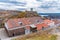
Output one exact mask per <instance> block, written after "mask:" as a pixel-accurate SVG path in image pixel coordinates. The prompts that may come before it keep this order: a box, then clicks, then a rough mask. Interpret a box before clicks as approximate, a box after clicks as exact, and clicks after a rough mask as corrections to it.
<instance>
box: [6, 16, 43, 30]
mask: <svg viewBox="0 0 60 40" xmlns="http://www.w3.org/2000/svg"><path fill="white" fill-rule="evenodd" d="M19 22H22V25H20V24H19ZM38 22H42V20H41V18H40V17H32V18H31V17H29V18H18V19H9V20H8V21H7V22H6V25H7V28H8V29H13V28H17V27H23V26H26V25H31V24H35V23H38Z"/></svg>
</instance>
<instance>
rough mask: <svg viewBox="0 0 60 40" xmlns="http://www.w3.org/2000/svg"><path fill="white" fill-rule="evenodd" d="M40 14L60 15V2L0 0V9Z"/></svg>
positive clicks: (51, 0) (50, 0)
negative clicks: (29, 11) (33, 11)
mask: <svg viewBox="0 0 60 40" xmlns="http://www.w3.org/2000/svg"><path fill="white" fill-rule="evenodd" d="M30 8H34V10H36V11H37V12H39V13H60V0H0V9H5V10H29V9H30Z"/></svg>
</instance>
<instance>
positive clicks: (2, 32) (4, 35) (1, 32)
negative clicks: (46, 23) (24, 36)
mask: <svg viewBox="0 0 60 40" xmlns="http://www.w3.org/2000/svg"><path fill="white" fill-rule="evenodd" d="M53 34H56V35H58V37H57V40H60V32H59V31H55V30H53ZM19 36H20V35H19ZM19 36H16V37H19ZM16 37H8V36H7V33H6V32H5V29H4V28H0V38H1V40H11V39H12V38H16Z"/></svg>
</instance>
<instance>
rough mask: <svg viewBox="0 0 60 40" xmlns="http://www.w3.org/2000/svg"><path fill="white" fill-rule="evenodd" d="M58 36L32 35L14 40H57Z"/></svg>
mask: <svg viewBox="0 0 60 40" xmlns="http://www.w3.org/2000/svg"><path fill="white" fill-rule="evenodd" d="M56 37H57V35H51V34H46V33H43V34H31V35H27V36H25V37H24V36H23V37H21V38H16V39H12V40H56Z"/></svg>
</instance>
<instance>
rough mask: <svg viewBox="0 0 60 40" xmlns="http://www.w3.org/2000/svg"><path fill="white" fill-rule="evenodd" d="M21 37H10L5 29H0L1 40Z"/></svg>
mask: <svg viewBox="0 0 60 40" xmlns="http://www.w3.org/2000/svg"><path fill="white" fill-rule="evenodd" d="M19 36H20V35H19ZM19 36H16V37H8V35H7V33H6V31H5V29H4V28H0V38H1V40H11V39H13V38H17V37H19Z"/></svg>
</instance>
